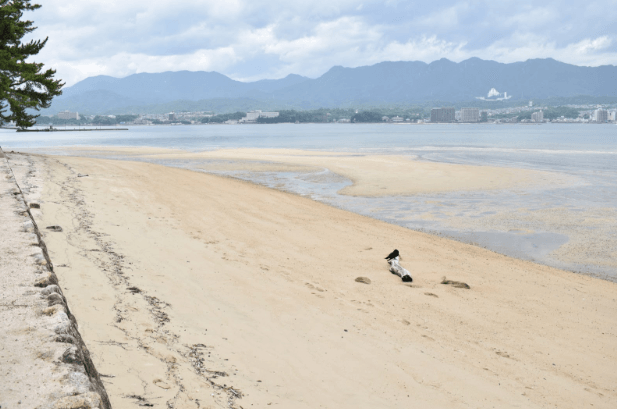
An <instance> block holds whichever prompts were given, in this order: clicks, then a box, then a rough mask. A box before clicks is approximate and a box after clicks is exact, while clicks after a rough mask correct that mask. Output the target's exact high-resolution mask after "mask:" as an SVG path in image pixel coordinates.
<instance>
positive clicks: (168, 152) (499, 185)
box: [34, 146, 617, 282]
mask: <svg viewBox="0 0 617 409" xmlns="http://www.w3.org/2000/svg"><path fill="white" fill-rule="evenodd" d="M54 150H55V151H56V152H57V153H58V154H67V153H74V154H75V155H76V157H96V158H101V159H104V158H110V159H118V160H129V161H130V160H138V161H143V162H150V163H157V164H162V165H165V166H170V167H176V168H180V169H191V170H194V171H198V172H204V173H208V174H215V175H219V176H221V175H224V176H230V177H232V178H236V179H239V180H244V181H249V182H251V183H255V184H258V185H261V186H266V187H269V188H273V189H277V190H281V191H286V192H291V193H295V194H298V195H300V196H303V197H310V198H312V199H313V200H316V201H318V202H320V203H325V204H327V205H330V206H334V207H336V208H339V209H345V210H348V211H352V212H354V213H356V214H360V215H364V216H368V217H371V218H373V219H376V220H381V221H385V222H388V223H391V224H393V225H398V226H403V227H406V228H409V229H411V230H415V231H420V232H426V233H429V234H435V235H438V236H441V237H447V238H450V239H453V240H456V241H459V242H462V243H467V244H474V245H477V246H479V247H481V248H485V249H489V250H491V251H494V252H497V253H498V254H504V255H508V256H510V257H515V258H518V259H522V260H530V261H534V262H537V263H539V264H543V265H547V266H552V267H555V268H559V269H564V270H567V271H571V272H576V273H578V274H585V275H588V276H592V277H597V278H601V279H604V280H609V281H613V282H615V281H617V261H616V260H617V259H615V258H614V257H611V248H613V247H614V248H616V249H617V241H616V240H611V239H610V237H611V234H610V231H611V229H613V228H617V224H616V223H617V213H615V211H614V210H612V209H610V208H607V209H596V208H589V209H587V210H585V211H582V212H581V211H580V209H579V210H576V209H575V210H576V211H569V210H568V208H567V207H563V206H562V204H561V203H559V202H557V203H554V204H553V205H552V207H548V208H547V207H546V204H545V203H544V202H538V200H542V196H541V195H542V194H543V193H542V192H545V194H549V195H553V194H554V193H552V192H553V190H554V189H569V190H568V192H569V193H568V194H574V195H576V194H578V193H577V192H576V190H575V189H577V186H580V185H581V184H583V186H585V183H586V182H584V180H583V179H582V178H580V177H578V176H574V175H567V174H563V173H558V172H553V171H541V170H530V169H528V170H521V169H519V168H514V167H506V166H501V167H499V166H497V167H495V166H486V165H481V164H480V165H457V164H452V163H442V162H435V161H426V160H423V159H422V157H419V156H415V155H400V154H395V155H382V154H374V153H357V152H338V151H333V152H328V151H312V150H296V149H219V150H214V151H197V152H191V151H185V150H180V149H169V148H154V147H104V146H102V147H72V148H71V147H67V148H64V149H51V150H50V149H45V150H44V151H46V152H50V151H52V152H53V151H54ZM34 151H35V152H36V150H34ZM391 175H393V176H391ZM513 176H514V177H513ZM347 181H349V183H348V182H347ZM530 194H531V195H532V196H531V197H534V195H535V197H536V199H535V202H533V201H532V202H530V201H529V197H530V196H529V195H530ZM563 194H564V193H562V195H563ZM495 198H499V200H500V201H501V204H500V205H491V202H495V200H496V199H495ZM538 206H539V207H538ZM529 208H530V209H529ZM534 208H535V210H534ZM373 209H378V210H373ZM379 209H382V210H379ZM487 215H488V216H487ZM601 220H603V222H602V223H601V224H600V225H598V223H599V221H601ZM594 226H595V227H594ZM589 228H594V232H595V233H594V234H592V235H590V234H589V231H588V229H589Z"/></svg>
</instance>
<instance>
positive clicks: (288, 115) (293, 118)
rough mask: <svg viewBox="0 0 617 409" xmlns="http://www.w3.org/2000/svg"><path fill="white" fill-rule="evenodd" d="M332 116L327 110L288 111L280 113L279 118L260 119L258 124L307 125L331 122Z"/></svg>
mask: <svg viewBox="0 0 617 409" xmlns="http://www.w3.org/2000/svg"><path fill="white" fill-rule="evenodd" d="M330 117H331V114H329V113H328V112H327V111H326V110H323V109H322V110H319V109H318V110H315V111H295V110H287V111H279V116H277V117H276V118H258V119H257V123H260V124H278V123H285V122H291V123H296V122H300V123H307V122H313V123H314V122H329V121H331V120H332V119H331V118H330Z"/></svg>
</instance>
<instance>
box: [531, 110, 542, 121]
mask: <svg viewBox="0 0 617 409" xmlns="http://www.w3.org/2000/svg"><path fill="white" fill-rule="evenodd" d="M531 120H532V121H533V122H544V112H542V110H539V111H538V112H534V113H533V114H531Z"/></svg>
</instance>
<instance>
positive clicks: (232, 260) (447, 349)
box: [9, 155, 617, 408]
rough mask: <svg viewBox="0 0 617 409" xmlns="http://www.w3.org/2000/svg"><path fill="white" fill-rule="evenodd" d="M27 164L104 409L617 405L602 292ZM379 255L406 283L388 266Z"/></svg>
mask: <svg viewBox="0 0 617 409" xmlns="http://www.w3.org/2000/svg"><path fill="white" fill-rule="evenodd" d="M9 156H10V155H9ZM25 156H28V155H25ZM28 158H29V159H28V160H30V161H31V166H32V168H36V169H38V170H39V171H40V172H41V175H42V179H43V180H44V182H43V193H42V199H41V211H40V214H39V216H38V217H39V220H40V223H39V224H41V225H51V224H58V225H61V226H62V227H63V228H64V230H65V231H64V233H54V232H46V233H45V234H46V238H45V240H46V242H47V245H48V248H49V251H50V255H51V257H52V260H53V261H54V265H56V269H57V274H58V275H59V278H60V280H61V281H62V282H65V283H68V282H70V283H72V284H71V286H70V288H67V289H65V295H66V297H67V298H68V299H69V300H70V303H71V307H72V310H73V311H74V314H75V315H76V317H77V318H78V321H79V322H80V324H81V331H82V334H83V336H84V339H85V340H86V343H87V344H88V345H89V347H90V350H91V353H92V357H93V361H95V364H96V365H97V367H98V368H99V370H100V371H101V373H104V374H106V375H110V376H113V378H104V379H103V381H104V382H105V386H106V388H107V391H108V393H109V395H110V399H111V401H112V405H113V406H114V407H116V408H122V407H131V405H134V403H133V402H134V401H135V398H130V396H139V397H141V398H143V399H145V401H144V402H151V403H153V404H157V405H158V404H162V405H163V404H165V403H167V404H168V406H169V404H170V402H171V405H172V406H171V407H197V405H196V403H197V399H199V403H200V404H201V405H203V404H206V405H207V404H213V405H214V404H221V405H224V406H228V404H227V402H228V399H230V398H232V401H231V402H232V406H233V405H235V404H236V403H237V404H238V405H242V406H243V407H248V406H250V404H251V403H253V404H256V405H258V406H262V405H267V404H269V403H271V404H272V405H276V404H279V405H282V406H283V407H290V406H294V407H307V408H309V407H311V408H312V407H316V406H319V405H327V406H332V405H334V406H336V407H341V408H345V407H349V408H364V407H366V408H369V407H370V408H375V407H409V406H410V405H412V406H413V405H417V406H423V407H444V406H447V407H468V406H469V405H471V406H474V407H492V406H497V407H506V406H512V405H513V404H519V405H522V406H525V407H545V406H546V405H549V404H551V405H558V406H559V407H572V408H574V407H580V406H585V405H588V404H590V403H593V404H594V406H595V407H606V408H608V407H610V406H611V403H612V402H613V401H614V400H615V399H617V391H615V388H614V385H615V384H617V382H616V380H617V379H616V378H615V374H614V371H613V367H614V366H615V363H616V362H617V355H616V354H615V350H614V348H613V346H614V344H615V340H616V338H617V318H616V317H615V316H614V313H613V312H614V311H615V308H616V307H617V304H616V301H615V299H614V294H615V290H616V289H617V285H615V284H614V283H610V282H606V281H601V280H597V279H593V278H589V277H585V276H577V275H576V274H573V273H568V272H564V271H561V270H557V269H553V268H550V267H546V266H541V265H537V264H534V263H531V262H526V261H521V260H516V259H512V258H509V257H506V256H502V255H498V254H495V253H493V252H490V251H486V250H483V249H481V248H477V247H473V246H469V245H465V244H461V243H459V242H455V241H451V240H446V239H443V238H439V237H437V236H433V235H427V234H423V233H418V232H415V231H412V230H409V229H407V228H404V227H399V226H395V225H391V224H387V223H385V222H380V221H378V220H375V219H371V218H368V217H366V216H361V215H358V214H354V213H350V212H347V211H343V210H340V209H336V208H333V207H330V206H327V205H325V204H322V203H319V202H315V201H313V200H311V199H307V198H303V197H301V196H297V195H294V194H289V193H285V192H280V191H276V190H272V189H269V188H266V187H262V186H259V185H255V184H252V183H249V182H242V181H238V180H234V179H229V178H221V177H217V176H213V175H209V174H203V173H199V172H194V171H189V170H182V169H175V168H170V167H164V166H161V165H154V164H149V163H143V162H129V161H111V160H102V159H91V158H78V157H55V156H28ZM78 173H79V174H82V175H88V176H86V177H77V176H78ZM39 220H37V222H38V221H39ZM393 248H398V249H399V250H400V251H401V254H402V256H403V260H402V262H401V263H402V265H403V266H404V267H405V268H407V269H408V270H410V271H411V274H412V276H413V277H414V282H413V283H412V284H411V285H406V284H404V283H402V282H401V281H400V279H399V278H398V277H396V276H394V275H392V274H390V273H389V272H388V271H387V265H386V263H385V262H384V261H383V260H382V259H383V257H384V256H385V255H386V254H388V253H389V252H390V251H391V250H392V249H393ZM382 253H383V254H382ZM358 276H365V277H368V278H370V280H371V284H369V285H367V284H363V283H357V282H355V278H356V277H358ZM442 276H446V277H447V278H448V279H450V280H460V281H463V282H466V283H468V284H469V285H470V286H471V289H469V290H465V289H458V288H453V287H450V286H446V285H443V284H440V282H441V278H442ZM581 294H584V295H583V296H582V297H581ZM605 333H606V335H605ZM201 345H203V346H201ZM216 374H225V375H216ZM230 388H231V389H230ZM140 402H141V401H140ZM238 407H239V406H238Z"/></svg>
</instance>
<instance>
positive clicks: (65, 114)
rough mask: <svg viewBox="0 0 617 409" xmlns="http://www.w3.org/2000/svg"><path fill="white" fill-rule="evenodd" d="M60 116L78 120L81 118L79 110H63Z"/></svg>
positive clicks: (59, 113)
mask: <svg viewBox="0 0 617 409" xmlns="http://www.w3.org/2000/svg"><path fill="white" fill-rule="evenodd" d="M58 118H60V119H77V120H79V113H78V112H71V111H62V112H58Z"/></svg>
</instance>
